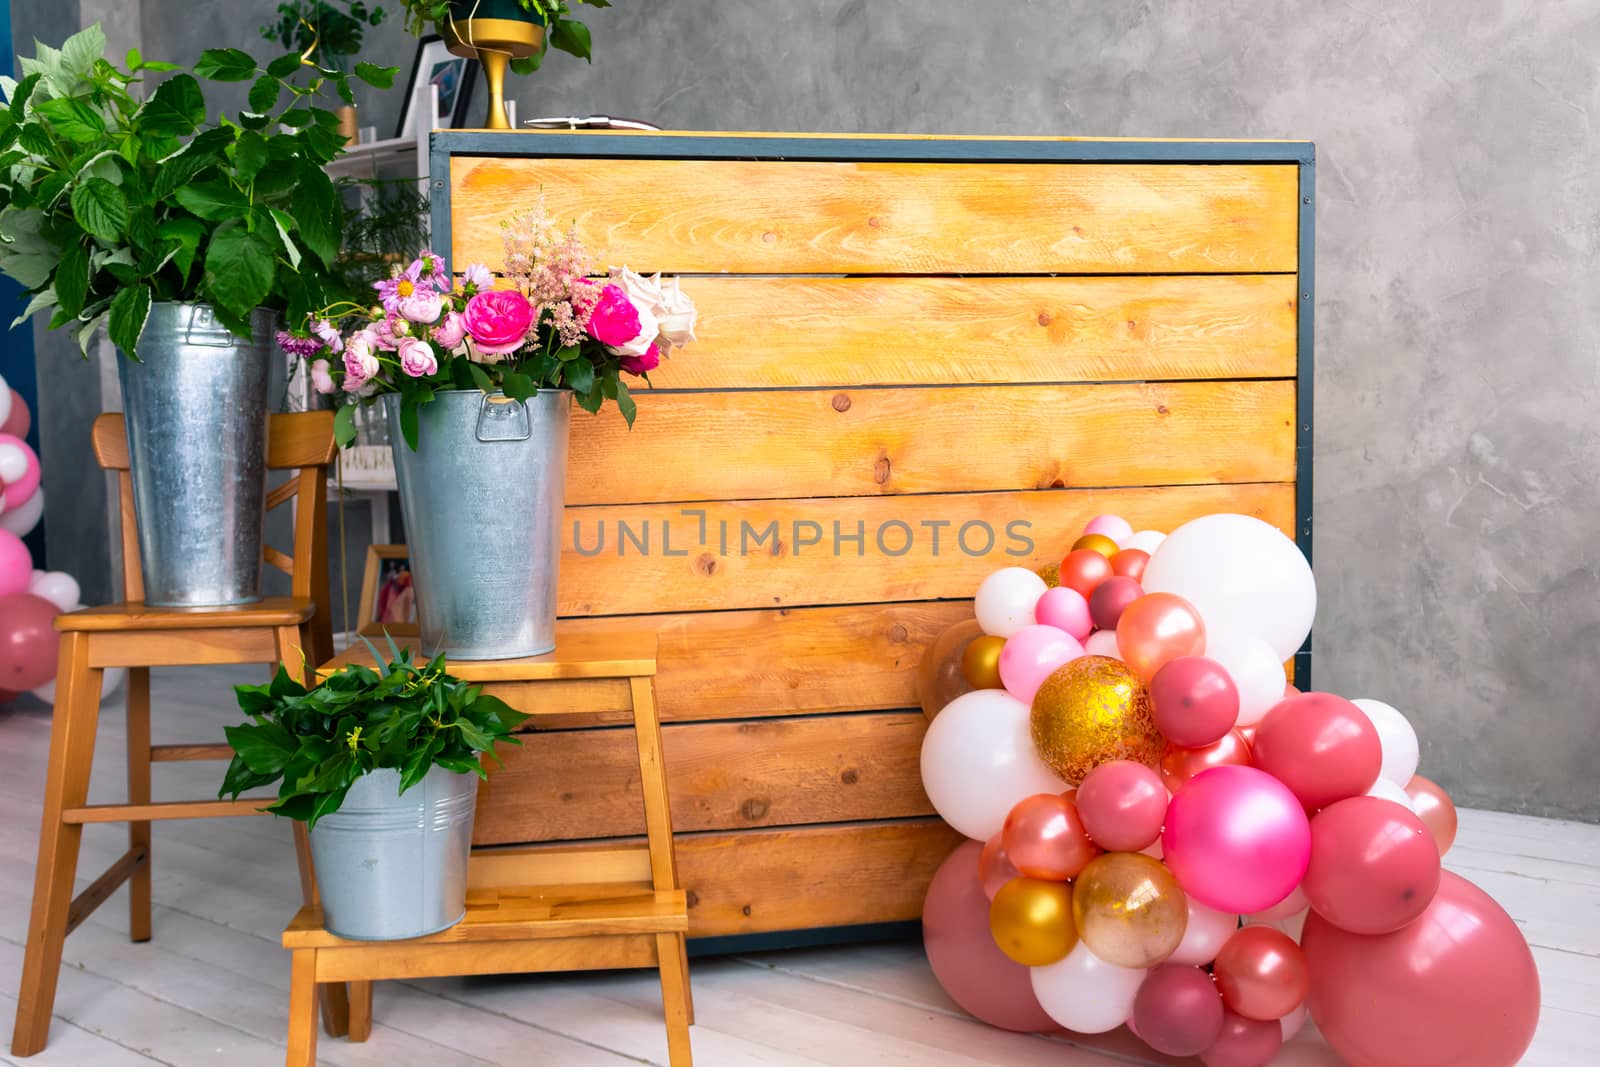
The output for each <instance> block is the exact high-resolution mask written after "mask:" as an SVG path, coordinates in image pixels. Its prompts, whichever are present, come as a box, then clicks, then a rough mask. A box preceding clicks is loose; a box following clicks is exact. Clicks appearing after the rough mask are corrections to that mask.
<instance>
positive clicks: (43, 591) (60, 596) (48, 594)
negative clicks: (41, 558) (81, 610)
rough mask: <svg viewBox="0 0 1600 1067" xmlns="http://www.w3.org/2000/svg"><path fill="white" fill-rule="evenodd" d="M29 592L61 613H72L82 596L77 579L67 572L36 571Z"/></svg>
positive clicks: (29, 585) (29, 584)
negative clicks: (42, 598) (44, 600)
mask: <svg viewBox="0 0 1600 1067" xmlns="http://www.w3.org/2000/svg"><path fill="white" fill-rule="evenodd" d="M28 592H30V593H32V594H33V595H34V596H42V597H44V598H45V599H46V600H48V601H50V603H52V604H54V605H55V606H56V608H57V609H58V610H60V611H72V610H73V609H74V608H75V607H76V605H77V603H78V597H79V596H81V595H82V590H80V589H79V588H78V581H77V579H75V578H74V577H72V575H70V574H68V573H67V572H66V571H34V572H33V581H31V582H29V583H28Z"/></svg>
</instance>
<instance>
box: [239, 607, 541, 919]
mask: <svg viewBox="0 0 1600 1067" xmlns="http://www.w3.org/2000/svg"><path fill="white" fill-rule="evenodd" d="M363 640H365V639H363ZM366 644H367V648H368V649H369V651H371V653H372V659H373V662H374V663H376V664H379V665H380V666H379V668H378V669H377V670H374V669H372V668H371V667H367V666H363V665H361V664H355V663H352V664H348V665H346V666H344V667H341V668H339V669H338V670H337V671H335V672H333V673H332V674H330V675H329V676H327V677H326V678H324V679H323V680H322V681H321V683H320V684H318V685H317V686H316V687H315V688H313V689H307V688H306V687H305V686H303V685H301V684H300V683H299V682H296V681H295V680H294V679H293V678H291V677H290V676H289V674H288V672H287V671H284V670H282V669H280V670H279V671H278V675H277V677H275V678H274V679H273V680H272V681H271V682H270V683H268V684H265V685H241V686H236V687H235V689H234V692H235V693H236V694H237V695H238V700H239V707H240V708H241V709H242V710H243V711H244V712H245V714H247V715H248V716H249V717H250V721H249V722H247V723H244V724H242V725H238V726H230V727H228V728H227V730H226V733H227V738H228V744H229V745H231V746H232V747H233V751H234V756H233V762H231V763H230V764H229V765H228V770H227V775H226V777H225V778H224V779H223V783H222V788H221V789H220V790H219V791H218V794H217V795H218V796H229V795H231V796H233V797H238V795H239V794H240V793H242V792H244V791H245V790H247V789H254V788H257V787H259V786H263V785H270V784H272V783H274V782H278V783H281V784H280V786H279V789H278V799H277V800H276V801H274V802H273V803H271V804H269V805H267V806H266V810H268V811H271V812H273V813H275V814H278V815H283V816H286V817H287V818H291V819H296V820H299V821H301V822H304V823H305V824H306V827H307V829H308V830H309V831H310V839H311V855H312V860H313V862H314V865H315V867H316V876H317V890H318V893H319V894H320V896H321V900H322V911H323V922H324V925H326V927H327V928H328V930H329V931H331V932H332V933H335V934H337V935H339V936H340V937H347V938H351V939H354V940H362V941H387V940H395V939H399V938H407V937H421V936H422V935H424V934H429V933H434V932H437V931H439V930H443V929H445V928H447V927H450V926H453V925H455V924H456V923H457V922H459V921H460V920H461V918H462V916H463V915H464V914H465V911H466V886H467V859H468V856H469V855H470V853H471V846H472V814H473V804H474V802H475V801H476V799H477V793H478V779H479V778H482V777H486V772H485V771H484V768H483V765H482V763H481V757H483V756H485V755H487V756H490V757H491V758H494V759H496V760H497V761H498V756H496V755H495V753H494V747H495V745H496V744H497V743H499V742H501V741H505V742H508V743H510V744H518V743H519V742H518V741H517V739H516V738H515V737H512V736H511V734H512V732H513V731H514V730H515V729H516V728H517V727H518V726H519V725H520V724H521V723H522V721H523V720H524V719H526V718H527V716H526V715H523V714H522V713H520V712H517V711H513V710H512V709H511V708H510V707H508V706H507V705H506V704H505V702H504V701H501V700H499V699H497V698H495V697H492V696H490V695H488V694H487V693H485V692H484V691H483V688H482V687H481V686H476V685H468V684H466V683H465V682H462V681H460V680H459V679H457V678H454V677H452V676H451V675H450V674H449V672H448V670H447V669H446V665H445V660H444V657H443V656H438V657H435V658H434V659H433V660H431V661H430V662H428V663H426V664H417V663H414V662H412V659H411V654H410V652H409V651H407V650H404V649H401V648H399V647H397V646H396V645H395V643H394V641H393V640H392V639H391V640H390V642H389V653H390V654H389V656H388V657H387V658H385V657H384V656H383V655H382V654H381V653H379V651H378V650H377V649H376V648H374V647H373V646H372V644H371V642H366Z"/></svg>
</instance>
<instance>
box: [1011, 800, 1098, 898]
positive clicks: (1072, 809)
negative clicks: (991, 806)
mask: <svg viewBox="0 0 1600 1067" xmlns="http://www.w3.org/2000/svg"><path fill="white" fill-rule="evenodd" d="M1000 839H1001V844H1002V846H1003V847H1004V848H1005V852H1006V856H1007V857H1009V858H1010V860H1011V862H1012V863H1013V864H1014V865H1015V866H1016V868H1017V870H1019V871H1021V872H1022V873H1023V874H1025V875H1027V876H1028V877H1029V878H1042V879H1044V880H1046V881H1051V882H1064V881H1066V880H1067V879H1068V878H1075V877H1077V874H1078V872H1079V871H1081V870H1083V868H1084V866H1085V865H1086V864H1087V863H1088V862H1089V861H1090V860H1092V859H1094V858H1095V857H1096V856H1098V855H1099V854H1100V850H1099V849H1098V848H1096V847H1095V846H1094V842H1092V841H1090V840H1089V835H1088V834H1087V833H1086V832H1085V830H1084V828H1083V819H1082V818H1080V817H1079V815H1078V807H1077V805H1076V804H1074V803H1073V802H1072V801H1071V800H1068V799H1067V798H1066V797H1064V796H1061V795H1059V794H1057V793H1035V794H1034V795H1033V796H1031V797H1023V798H1022V799H1021V800H1019V801H1017V803H1016V805H1015V806H1014V807H1013V808H1012V809H1011V813H1010V814H1009V815H1007V816H1006V822H1005V826H1004V827H1003V828H1002V829H1001V831H1000Z"/></svg>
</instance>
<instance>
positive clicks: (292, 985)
mask: <svg viewBox="0 0 1600 1067" xmlns="http://www.w3.org/2000/svg"><path fill="white" fill-rule="evenodd" d="M289 967H290V970H289V1051H288V1054H287V1055H285V1056H284V1058H283V1064H284V1067H317V950H316V949H314V948H312V949H305V948H301V949H296V950H295V951H294V954H293V959H292V962H291V963H290V965H289Z"/></svg>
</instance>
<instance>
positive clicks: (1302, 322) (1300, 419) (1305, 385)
mask: <svg viewBox="0 0 1600 1067" xmlns="http://www.w3.org/2000/svg"><path fill="white" fill-rule="evenodd" d="M1316 210H1317V160H1316V155H1315V152H1314V151H1313V153H1312V155H1311V156H1310V157H1309V158H1307V159H1305V160H1302V161H1301V163H1300V252H1299V255H1298V256H1297V257H1296V258H1297V259H1298V261H1299V264H1300V303H1299V307H1298V308H1297V311H1298V312H1299V314H1297V315H1296V316H1295V347H1296V353H1295V356H1296V361H1295V441H1294V444H1295V448H1294V458H1295V464H1294V515H1295V518H1294V523H1295V525H1294V535H1295V536H1294V539H1295V543H1296V544H1298V545H1299V546H1300V551H1301V552H1303V553H1305V557H1306V560H1307V562H1313V560H1312V556H1311V541H1312V535H1313V532H1314V530H1315V526H1314V525H1313V522H1312V518H1313V516H1312V477H1311V476H1312V462H1311V460H1312V444H1313V441H1312V436H1311V435H1312V428H1313V427H1314V426H1315V425H1316V421H1315V419H1314V417H1313V416H1314V408H1315V401H1316V384H1317V380H1316V379H1317V375H1316V358H1315V352H1314V351H1313V342H1314V339H1315V325H1316V323H1315V321H1314V314H1313V312H1314V309H1315V304H1316V296H1317V289H1316ZM1294 684H1295V686H1296V687H1297V688H1299V689H1301V690H1309V689H1310V688H1311V635H1309V634H1308V635H1307V636H1306V642H1305V644H1304V645H1302V646H1301V647H1300V651H1298V652H1296V653H1295V655H1294Z"/></svg>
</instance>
